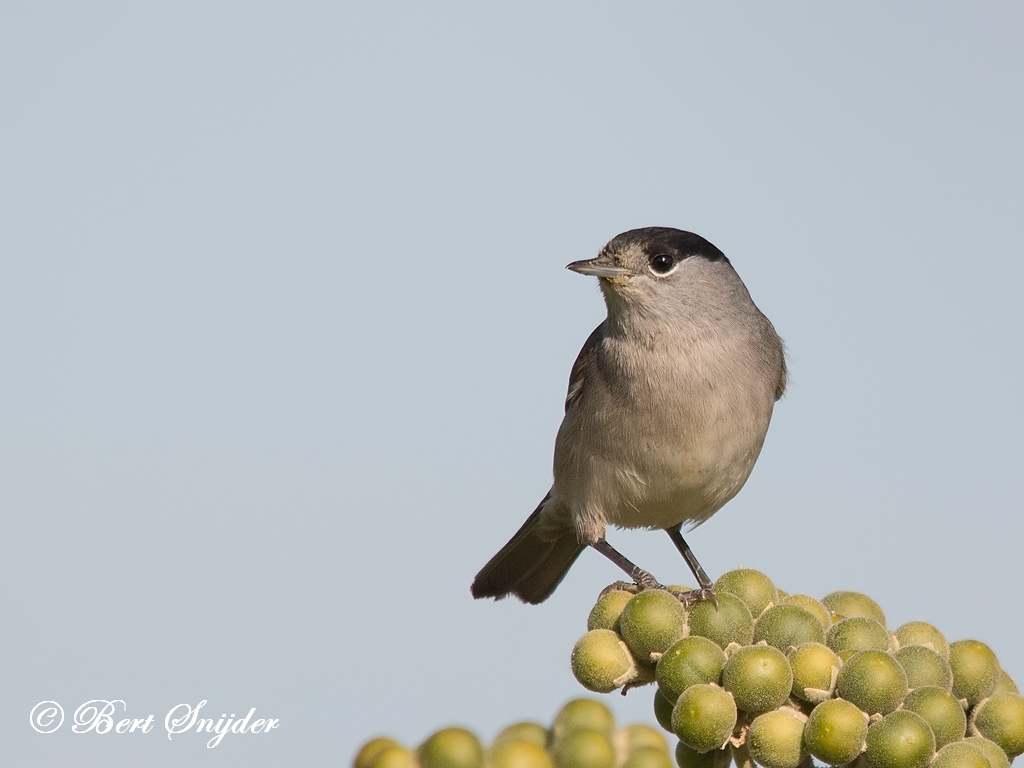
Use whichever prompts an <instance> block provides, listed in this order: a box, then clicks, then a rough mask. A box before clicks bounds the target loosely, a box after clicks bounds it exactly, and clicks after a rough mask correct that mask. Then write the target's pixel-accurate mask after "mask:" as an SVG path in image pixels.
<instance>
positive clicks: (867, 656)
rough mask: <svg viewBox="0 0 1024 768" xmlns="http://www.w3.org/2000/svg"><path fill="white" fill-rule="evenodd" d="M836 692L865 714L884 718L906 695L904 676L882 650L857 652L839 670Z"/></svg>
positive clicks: (893, 660)
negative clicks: (878, 714) (881, 715)
mask: <svg viewBox="0 0 1024 768" xmlns="http://www.w3.org/2000/svg"><path fill="white" fill-rule="evenodd" d="M836 691H837V692H838V694H839V695H840V696H841V697H842V698H844V699H846V700H847V701H849V702H851V703H852V704H856V705H857V706H858V707H860V708H861V709H862V710H864V711H865V712H867V713H868V714H872V715H873V714H875V713H876V712H878V713H880V714H883V715H887V714H889V713H890V712H892V711H893V710H894V709H896V707H898V706H899V705H900V703H901V702H902V701H903V698H904V697H905V696H906V695H907V673H906V672H904V671H903V667H901V666H900V665H899V663H898V662H897V661H896V659H894V658H893V657H892V656H890V655H889V654H887V653H886V652H885V651H860V652H859V653H856V654H854V655H853V656H851V657H850V659H849V661H846V662H845V663H844V664H843V667H842V669H840V670H839V677H838V678H837V679H836Z"/></svg>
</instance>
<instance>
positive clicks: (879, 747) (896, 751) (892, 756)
mask: <svg viewBox="0 0 1024 768" xmlns="http://www.w3.org/2000/svg"><path fill="white" fill-rule="evenodd" d="M934 754H935V735H934V734H933V733H932V729H931V728H930V727H929V725H928V723H927V722H925V719H924V718H923V717H921V716H920V715H918V714H916V713H914V712H907V711H904V710H899V711H897V712H892V713H890V714H888V715H886V716H885V717H884V718H882V719H881V720H879V721H878V722H876V723H872V724H871V725H870V726H869V727H868V735H867V750H866V751H865V752H864V760H865V762H866V763H867V764H868V765H869V766H871V768H925V767H926V766H927V765H928V763H930V762H931V759H932V755H934Z"/></svg>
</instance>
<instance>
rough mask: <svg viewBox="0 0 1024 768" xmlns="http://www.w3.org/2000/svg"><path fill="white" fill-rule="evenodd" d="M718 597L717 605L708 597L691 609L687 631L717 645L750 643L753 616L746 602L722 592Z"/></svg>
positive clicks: (752, 633) (752, 635)
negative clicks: (688, 629)
mask: <svg viewBox="0 0 1024 768" xmlns="http://www.w3.org/2000/svg"><path fill="white" fill-rule="evenodd" d="M717 598H718V607H717V608H716V607H715V604H714V603H713V602H711V601H710V600H702V601H701V602H699V603H697V604H696V605H695V606H693V608H691V609H690V614H689V616H688V618H687V621H688V623H689V628H690V634H691V635H697V636H698V637H706V638H708V640H711V641H713V642H714V643H716V644H717V645H718V646H719V647H720V648H725V647H727V646H728V645H729V644H730V643H739V644H740V645H750V641H751V640H752V639H753V637H754V619H753V618H752V617H751V615H750V609H749V608H747V606H746V603H744V602H743V601H742V600H740V599H739V598H738V597H736V595H734V594H731V593H729V592H722V593H721V594H719V595H717Z"/></svg>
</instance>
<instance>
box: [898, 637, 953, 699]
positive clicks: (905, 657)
mask: <svg viewBox="0 0 1024 768" xmlns="http://www.w3.org/2000/svg"><path fill="white" fill-rule="evenodd" d="M892 656H893V658H894V659H896V661H898V662H899V663H900V666H901V667H903V671H904V672H906V673H907V685H908V686H909V687H910V688H920V687H922V686H925V685H934V686H936V687H937V688H941V689H942V690H944V691H950V690H952V689H953V670H952V669H950V667H949V662H948V661H946V660H945V659H944V658H942V656H940V655H939V654H938V653H936V652H935V651H933V650H932V649H931V648H928V647H926V646H924V645H905V646H903V647H902V648H900V649H899V650H898V651H896V652H895V653H894V654H893V655H892Z"/></svg>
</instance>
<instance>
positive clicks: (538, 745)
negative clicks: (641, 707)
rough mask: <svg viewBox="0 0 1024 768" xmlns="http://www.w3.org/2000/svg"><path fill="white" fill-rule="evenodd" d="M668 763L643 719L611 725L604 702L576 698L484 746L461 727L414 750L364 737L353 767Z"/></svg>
mask: <svg viewBox="0 0 1024 768" xmlns="http://www.w3.org/2000/svg"><path fill="white" fill-rule="evenodd" d="M483 766H486V767H487V768H616V766H618V767H619V768H673V762H672V758H671V756H670V755H669V747H668V742H666V741H665V737H664V736H662V735H661V732H660V731H659V730H657V729H656V728H652V727H651V726H649V725H642V724H635V725H627V726H626V727H625V728H621V729H618V730H616V728H615V718H614V716H613V715H612V712H611V710H610V709H608V707H606V706H605V705H604V704H602V703H601V702H599V701H594V700H593V699H576V700H575V701H570V702H569V703H568V704H566V705H565V706H564V707H562V709H561V710H560V711H559V712H558V714H557V715H556V716H555V720H554V722H553V723H552V724H551V728H550V729H549V728H545V727H544V726H543V725H540V724H539V723H529V722H523V723H515V724H514V725H510V726H508V727H507V728H505V729H504V730H502V731H501V733H499V734H498V735H497V736H496V737H495V738H494V741H493V742H492V743H491V745H490V747H489V748H487V749H484V747H483V745H482V744H481V743H480V740H479V739H478V738H477V737H476V736H475V735H474V734H473V733H471V732H470V731H467V730H465V729H464V728H445V729H444V730H441V731H438V732H437V733H435V734H433V735H432V736H431V737H430V738H428V739H427V740H426V741H425V742H423V744H421V745H420V747H419V748H418V749H417V750H416V751H415V752H414V751H412V750H409V749H406V748H405V747H403V746H401V745H400V744H398V743H397V742H395V741H393V740H392V739H387V738H378V739H373V740H371V741H368V742H367V743H366V744H364V745H363V747H362V748H361V749H360V750H359V753H358V754H357V755H356V759H355V768H417V767H418V768H483Z"/></svg>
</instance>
